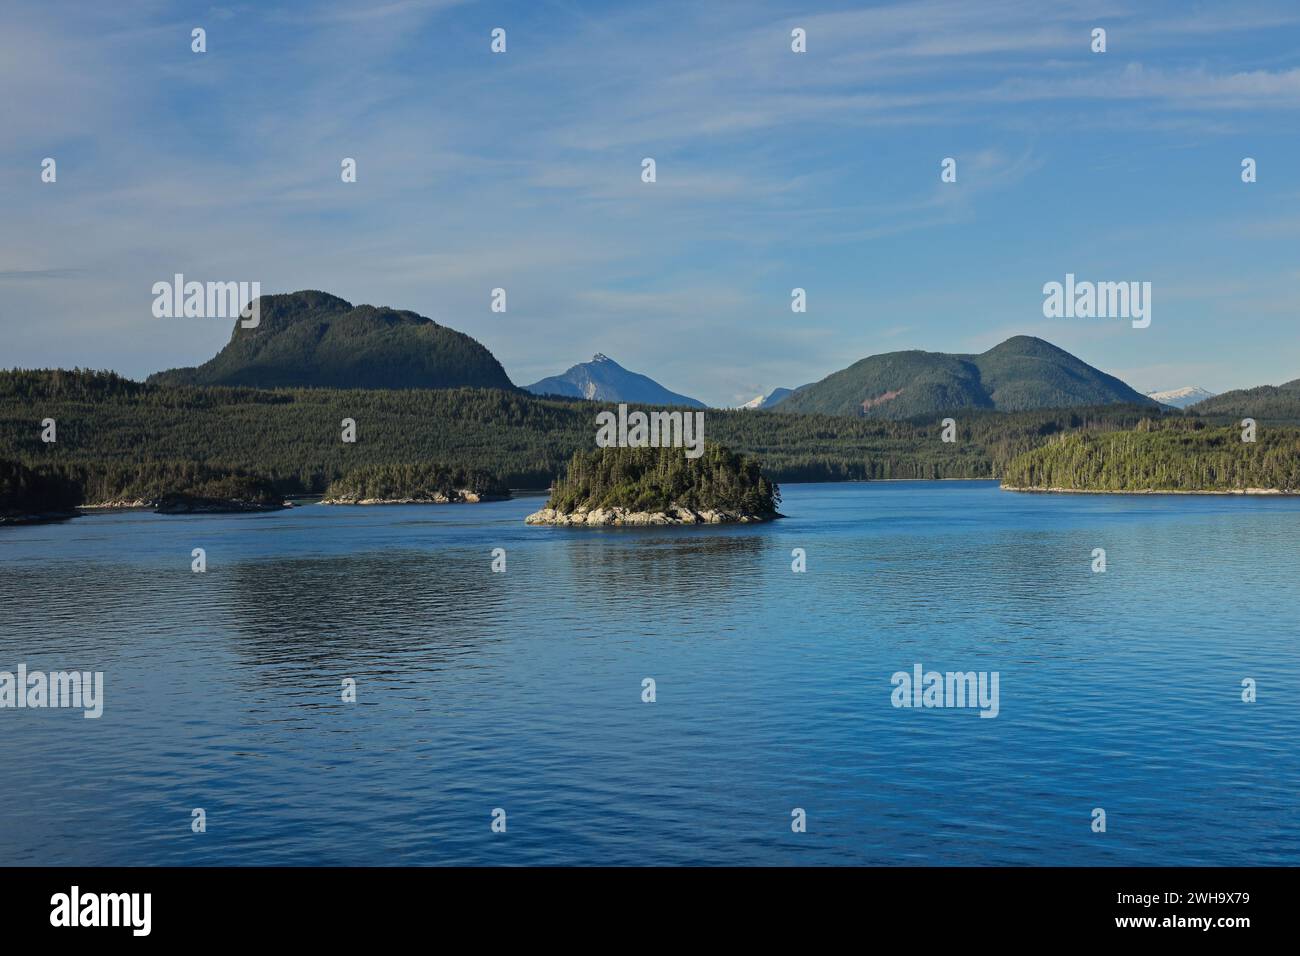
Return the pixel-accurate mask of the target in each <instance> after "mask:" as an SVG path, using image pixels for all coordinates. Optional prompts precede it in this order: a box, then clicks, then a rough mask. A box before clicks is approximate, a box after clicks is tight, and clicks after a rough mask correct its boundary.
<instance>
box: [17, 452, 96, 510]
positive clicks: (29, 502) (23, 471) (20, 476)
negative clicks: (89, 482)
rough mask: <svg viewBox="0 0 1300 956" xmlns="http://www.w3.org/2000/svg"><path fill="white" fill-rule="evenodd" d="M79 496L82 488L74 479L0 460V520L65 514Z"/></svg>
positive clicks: (74, 504)
mask: <svg viewBox="0 0 1300 956" xmlns="http://www.w3.org/2000/svg"><path fill="white" fill-rule="evenodd" d="M81 496H82V493H81V487H80V486H79V485H77V484H76V483H75V482H73V481H69V480H67V479H66V478H63V477H61V476H59V475H53V474H46V473H41V472H36V471H33V470H32V469H30V468H27V467H26V466H24V465H21V464H19V463H18V462H16V461H5V460H3V459H0V522H2V521H4V520H5V519H7V518H15V517H26V516H31V515H38V514H46V515H57V514H67V513H70V512H71V511H72V509H73V508H75V507H76V506H77V505H78V504H80V503H81Z"/></svg>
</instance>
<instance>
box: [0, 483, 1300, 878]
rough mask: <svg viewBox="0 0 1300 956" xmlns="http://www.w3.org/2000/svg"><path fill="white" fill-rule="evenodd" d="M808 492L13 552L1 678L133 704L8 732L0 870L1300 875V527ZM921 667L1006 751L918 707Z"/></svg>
mask: <svg viewBox="0 0 1300 956" xmlns="http://www.w3.org/2000/svg"><path fill="white" fill-rule="evenodd" d="M783 491H784V494H785V504H784V506H783V509H782V510H783V511H785V512H786V513H787V514H788V515H789V518H787V519H786V520H784V521H780V522H776V523H774V524H771V525H765V526H760V527H740V526H737V527H726V528H703V529H664V530H654V529H645V530H642V529H605V530H597V529H582V530H567V529H554V528H530V527H526V526H524V524H523V523H522V519H523V517H524V515H525V514H527V513H528V512H530V511H532V510H535V509H536V508H538V507H540V500H539V499H537V498H520V499H516V500H514V501H509V502H501V503H494V504H482V505H464V506H423V507H422V506H392V507H372V508H330V507H324V506H319V505H310V506H305V507H301V508H297V509H294V510H291V511H287V512H279V513H273V514H264V515H230V516H195V517H164V516H158V515H153V514H149V513H139V512H131V513H123V514H117V515H110V516H93V517H84V518H80V519H77V520H75V521H72V522H68V523H65V524H61V525H47V526H40V527H29V528H17V529H2V530H0V612H2V614H3V618H2V620H0V670H11V671H12V670H14V669H15V668H16V667H17V665H18V664H19V663H20V662H25V663H26V664H27V665H28V667H29V669H33V670H63V669H72V668H76V669H85V670H100V671H103V672H104V673H105V684H106V687H105V696H106V704H105V710H104V715H103V717H102V718H101V719H99V720H85V719H83V718H82V717H81V715H80V713H79V712H76V711H68V710H21V711H18V710H0V766H3V768H4V772H3V777H2V779H3V784H2V786H0V791H2V792H3V802H2V804H0V864H74V865H84V864H92V865H93V864H213V863H231V864H289V863H295V864H330V863H338V864H410V863H470V864H528V863H560V864H572V863H606V864H668V863H735V864H777V863H792V864H813V863H831V864H834V863H842V864H895V865H897V864H904V865H905V864H920V863H930V864H991V863H1021V864H1124V865H1129V864H1136V865H1149V864H1256V863H1282V864H1296V863H1300V822H1298V821H1300V815H1297V800H1298V794H1300V755H1298V753H1297V750H1298V748H1297V746H1296V742H1297V740H1300V655H1297V647H1298V645H1300V642H1298V641H1297V630H1298V628H1300V624H1298V623H1297V617H1298V616H1300V615H1298V614H1297V611H1298V610H1300V561H1298V560H1297V557H1298V555H1297V551H1298V549H1297V542H1300V500H1296V499H1242V498H1217V497H1116V496H1104V497H1092V496H1071V495H1051V496H1047V495H1043V496H1024V495H1016V494H1012V493H1008V492H1002V491H1000V490H998V488H997V487H996V486H995V485H994V484H992V483H988V482H920V483H873V484H841V485H788V486H786V487H785V488H784V489H783ZM195 547H202V548H205V549H206V550H207V558H208V571H207V573H206V574H194V573H192V572H191V571H190V560H191V558H190V551H191V549H193V548H195ZM497 547H501V548H505V549H506V552H507V571H506V573H505V574H494V573H492V572H491V570H490V563H491V554H490V552H491V550H492V549H493V548H497ZM1098 547H1102V548H1105V549H1106V552H1107V559H1108V571H1107V572H1106V573H1105V574H1094V573H1092V572H1091V568H1090V565H1091V552H1092V549H1094V548H1098ZM793 548H803V549H805V551H806V552H807V568H808V569H807V572H806V573H804V574H794V573H792V572H791V569H790V563H791V554H790V553H791V549H793ZM918 662H919V663H921V664H922V665H924V666H925V668H926V669H931V668H933V669H936V670H941V671H946V670H986V671H994V670H996V671H998V672H999V673H1000V707H1001V713H1000V715H999V716H998V717H997V718H996V719H992V720H990V719H981V718H980V717H979V716H978V712H977V711H975V710H908V709H896V708H894V707H893V706H892V705H891V702H890V695H891V691H892V689H893V688H892V686H891V684H890V676H891V675H892V674H893V673H894V672H895V671H899V670H908V671H910V670H911V668H912V665H913V664H915V663H918ZM346 677H352V678H355V679H356V681H357V685H358V703H357V704H355V705H348V704H344V703H342V702H341V700H340V685H341V681H342V680H343V678H346ZM645 677H653V678H654V679H655V681H656V683H657V696H658V699H657V701H656V702H655V703H653V704H646V703H642V701H641V681H642V679H643V678H645ZM1246 677H1251V678H1254V679H1255V680H1256V681H1257V682H1258V686H1259V700H1258V701H1257V702H1255V703H1253V704H1246V703H1243V702H1242V700H1241V681H1242V679H1243V678H1246ZM194 807H203V808H204V809H205V810H206V811H207V815H208V831H207V833H205V834H202V835H195V834H192V833H191V832H190V811H191V809H192V808H194ZM495 807H501V808H504V809H505V810H506V812H507V820H508V829H507V833H505V834H504V835H500V834H495V835H494V834H493V833H491V832H490V829H489V824H490V820H491V817H490V815H491V811H492V809H493V808H495ZM794 807H802V808H804V809H805V810H806V811H807V815H808V832H807V833H803V834H795V833H792V832H791V828H790V812H791V809H792V808H794ZM1094 807H1103V808H1104V809H1105V810H1106V813H1107V824H1108V827H1107V832H1106V833H1104V834H1095V833H1092V832H1091V829H1090V821H1091V811H1092V809H1093V808H1094Z"/></svg>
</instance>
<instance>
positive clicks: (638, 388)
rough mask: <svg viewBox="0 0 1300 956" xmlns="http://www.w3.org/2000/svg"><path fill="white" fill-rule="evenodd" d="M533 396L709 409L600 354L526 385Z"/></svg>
mask: <svg viewBox="0 0 1300 956" xmlns="http://www.w3.org/2000/svg"><path fill="white" fill-rule="evenodd" d="M524 388H526V389H527V390H528V391H530V392H532V393H533V394H534V395H562V396H564V397H566V398H588V399H592V400H594V401H600V402H637V403H640V404H643V405H689V406H690V407H691V408H707V407H708V406H706V405H705V404H704V403H703V402H701V401H698V400H697V399H694V398H690V397H688V396H686V395H679V394H678V393H677V392H672V391H669V390H668V389H666V388H664V387H663V386H662V385H660V384H659V383H658V382H656V381H655V380H654V379H652V378H649V377H648V376H645V375H641V374H639V373H637V372H629V371H628V370H627V369H625V368H624V367H623V366H621V365H619V364H618V363H617V362H615V361H614V360H613V359H612V358H610V357H609V356H607V355H601V354H600V353H599V352H597V353H596V354H595V355H594V356H593V357H592V359H591V361H590V362H583V363H581V364H579V365H575V366H573V367H572V368H570V369H569V370H568V371H567V372H565V373H564V374H563V375H552V376H550V377H549V378H544V379H542V380H541V381H540V382H534V383H533V384H532V385H525V386H524Z"/></svg>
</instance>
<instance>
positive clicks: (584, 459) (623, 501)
mask: <svg viewBox="0 0 1300 956" xmlns="http://www.w3.org/2000/svg"><path fill="white" fill-rule="evenodd" d="M780 501H781V492H780V490H779V489H778V488H777V486H776V485H775V484H773V483H772V482H771V481H769V480H768V479H767V478H766V477H765V476H764V475H763V474H762V472H761V470H760V467H759V464H758V462H757V461H755V460H754V459H752V458H745V457H743V456H741V455H737V454H735V453H734V452H731V451H729V450H728V449H726V448H723V447H721V446H719V445H715V444H706V445H705V447H704V453H703V454H702V455H701V456H700V457H699V458H694V459H692V458H687V457H686V456H685V455H684V454H683V452H682V449H680V448H601V449H597V450H595V451H588V452H581V451H580V452H578V453H577V454H575V455H574V456H573V459H572V460H571V461H570V462H569V467H568V470H567V471H566V473H565V475H564V477H563V478H561V479H560V480H558V481H556V482H555V484H554V485H553V486H552V488H551V496H550V499H549V500H548V501H547V502H546V507H545V508H543V509H542V510H541V511H536V512H534V513H533V514H530V515H529V516H528V517H527V518H525V519H524V521H525V523H527V524H531V525H570V526H598V525H614V526H639V525H646V526H648V525H698V524H731V523H748V522H754V521H770V520H772V519H773V518H780V517H782V515H781V514H780V513H778V512H777V510H776V508H777V505H778V504H780Z"/></svg>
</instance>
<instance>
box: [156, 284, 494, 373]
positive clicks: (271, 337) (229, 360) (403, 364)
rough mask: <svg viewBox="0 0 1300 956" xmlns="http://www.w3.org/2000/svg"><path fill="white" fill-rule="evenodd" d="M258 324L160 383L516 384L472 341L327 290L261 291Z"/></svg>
mask: <svg viewBox="0 0 1300 956" xmlns="http://www.w3.org/2000/svg"><path fill="white" fill-rule="evenodd" d="M260 307H261V324H260V325H258V326H257V327H256V328H248V329H246V328H244V327H243V326H242V325H240V324H239V323H238V322H236V323H235V331H234V333H233V334H232V335H231V337H230V341H229V342H228V343H227V344H226V346H225V348H223V349H222V350H221V351H220V352H218V353H217V354H216V356H214V357H213V358H212V359H209V360H208V361H207V362H204V363H203V364H202V365H200V366H198V367H196V368H176V369H171V370H170V371H166V372H158V373H157V374H155V375H152V376H150V377H149V381H150V382H151V383H154V384H162V385H253V386H260V387H264V388H278V387H291V386H307V387H327V388H454V387H457V386H475V387H481V388H504V389H513V388H514V385H513V384H512V383H511V381H510V378H509V376H507V375H506V372H505V369H503V368H502V367H501V363H500V362H498V361H497V360H496V357H495V356H493V354H492V353H491V352H489V351H488V350H487V349H486V348H484V347H483V346H482V345H480V344H479V343H478V342H476V341H474V339H472V338H470V337H469V336H468V335H465V334H464V333H463V332H457V331H456V330H455V329H449V328H447V327H446V326H444V325H439V324H437V323H436V322H434V321H433V320H432V319H426V318H424V317H423V316H421V315H417V314H416V313H414V312H404V311H402V312H399V311H397V310H394V309H388V308H377V307H375V306H373V305H358V306H354V305H352V303H350V302H345V301H344V300H343V299H340V298H338V297H337V296H333V295H329V294H328V293H325V292H314V291H307V292H293V293H289V294H287V295H264V296H262V297H261V301H260Z"/></svg>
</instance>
